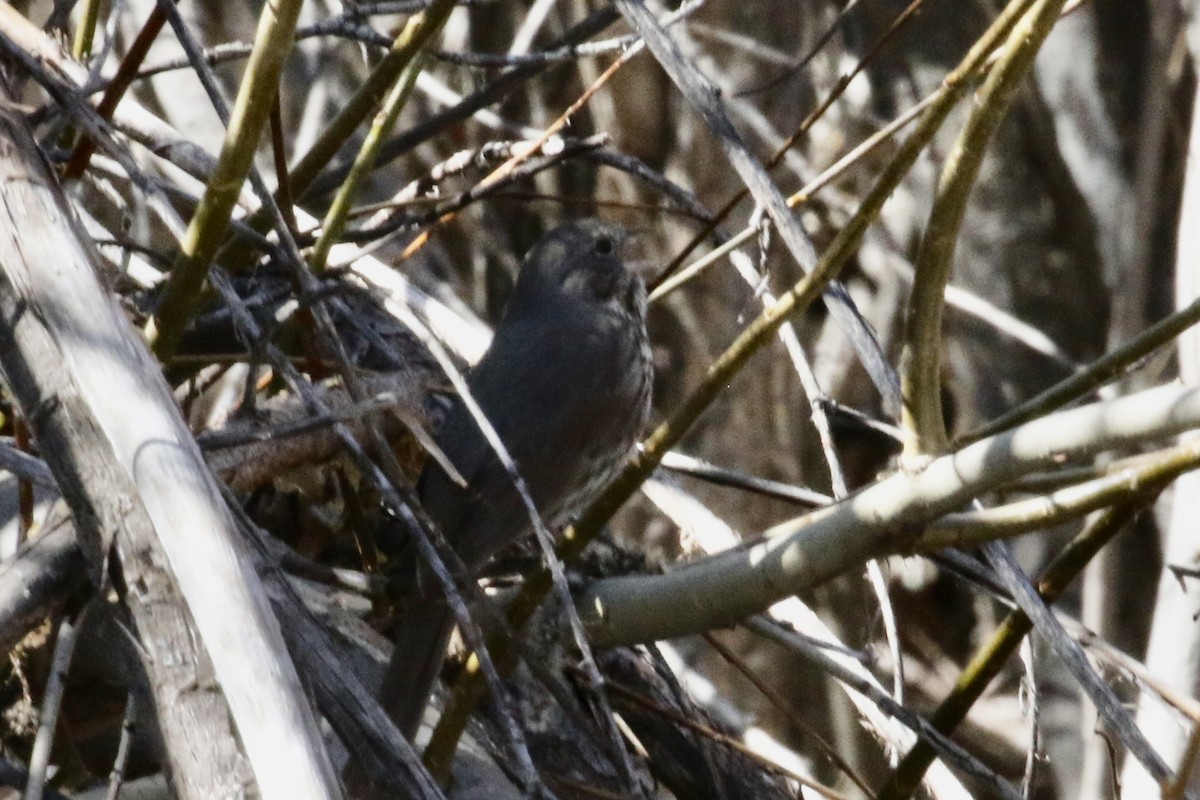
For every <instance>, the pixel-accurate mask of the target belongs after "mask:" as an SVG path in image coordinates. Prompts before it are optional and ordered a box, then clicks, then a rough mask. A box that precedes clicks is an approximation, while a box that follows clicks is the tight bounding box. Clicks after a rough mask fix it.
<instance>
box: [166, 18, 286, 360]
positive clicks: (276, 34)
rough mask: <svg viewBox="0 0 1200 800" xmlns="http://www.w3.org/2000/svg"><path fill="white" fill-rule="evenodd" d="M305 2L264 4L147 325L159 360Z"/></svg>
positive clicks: (191, 294) (247, 164)
mask: <svg viewBox="0 0 1200 800" xmlns="http://www.w3.org/2000/svg"><path fill="white" fill-rule="evenodd" d="M301 5H302V2H301V0H278V2H270V3H267V4H265V5H264V6H263V10H262V16H261V17H259V21H258V31H257V33H256V34H255V39H254V51H253V52H252V53H251V54H250V60H249V62H248V64H247V65H246V73H245V75H244V76H243V78H242V84H241V86H240V87H239V89H238V96H237V100H236V101H235V102H234V106H233V114H232V115H231V117H230V120H229V130H228V131H226V133H225V142H224V144H223V145H222V147H221V155H220V157H219V158H218V159H217V166H216V168H215V169H214V170H213V173H212V176H211V177H210V178H209V180H208V186H207V188H206V189H205V192H204V197H202V198H201V199H200V204H199V206H197V208H196V212H195V214H194V215H193V216H192V219H191V222H190V223H189V224H188V229H187V233H185V234H184V239H183V243H182V246H181V248H180V253H179V257H178V258H177V259H176V260H175V265H174V267H173V268H172V269H171V277H170V278H169V279H168V280H167V284H166V287H165V288H164V290H163V295H162V298H161V299H160V301H159V305H158V308H157V309H156V310H155V313H154V315H153V316H152V317H151V318H150V321H149V322H148V323H147V324H146V331H145V333H146V338H147V339H148V340H149V341H150V342H151V343H152V345H153V347H154V352H155V355H157V356H158V358H159V360H160V361H163V362H165V361H167V360H169V359H170V357H171V356H172V355H174V354H175V351H176V350H177V349H178V347H179V342H180V340H181V339H182V338H183V331H184V328H185V327H186V326H187V324H188V322H189V321H190V320H191V317H192V314H193V313H194V312H195V309H196V306H197V304H198V303H199V298H200V294H201V292H200V290H201V288H202V287H203V286H204V281H205V279H206V278H207V277H208V268H209V265H210V264H211V262H212V258H213V256H214V255H215V254H216V252H217V248H218V247H219V246H220V244H221V239H222V238H223V236H224V234H225V231H226V229H227V228H228V227H229V218H230V216H231V214H232V213H233V207H234V205H235V204H236V203H237V199H238V195H239V194H240V193H241V190H242V184H243V183H245V180H246V176H247V175H248V174H249V172H250V169H251V167H252V166H253V164H254V153H255V150H256V149H257V147H258V143H259V140H260V139H261V138H262V132H263V129H264V128H265V127H266V125H267V122H268V121H269V120H270V116H271V105H272V101H273V100H274V98H275V94H276V92H277V91H278V88H279V75H280V73H281V72H282V71H283V64H284V61H285V60H286V59H287V57H288V54H289V53H291V50H292V43H293V41H294V39H295V30H296V19H297V17H298V16H299V14H300V6H301Z"/></svg>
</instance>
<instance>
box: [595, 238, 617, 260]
mask: <svg viewBox="0 0 1200 800" xmlns="http://www.w3.org/2000/svg"><path fill="white" fill-rule="evenodd" d="M614 250H616V245H615V244H614V243H613V240H612V239H610V238H609V237H607V236H601V237H600V238H599V239H597V240H596V252H597V253H599V254H600V255H602V256H611V255H612V254H613V251H614Z"/></svg>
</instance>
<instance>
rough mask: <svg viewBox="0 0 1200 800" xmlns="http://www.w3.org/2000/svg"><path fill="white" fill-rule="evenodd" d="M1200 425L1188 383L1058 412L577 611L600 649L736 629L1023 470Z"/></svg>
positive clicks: (600, 587) (905, 540) (603, 593)
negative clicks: (755, 541)
mask: <svg viewBox="0 0 1200 800" xmlns="http://www.w3.org/2000/svg"><path fill="white" fill-rule="evenodd" d="M1197 426H1200V390H1198V389H1187V388H1184V387H1180V386H1164V387H1160V388H1157V389H1152V390H1149V391H1146V392H1141V393H1138V394H1135V395H1131V396H1129V397H1124V398H1121V399H1119V400H1114V401H1112V402H1108V403H1097V404H1094V405H1090V406H1084V407H1082V408H1077V409H1073V410H1071V411H1065V412H1062V413H1059V414H1055V415H1053V416H1050V417H1046V418H1044V419H1041V420H1037V421H1035V422H1031V423H1028V424H1026V425H1024V426H1022V427H1020V428H1017V429H1015V430H1013V431H1010V432H1008V433H1005V434H1001V435H999V436H995V437H992V438H990V439H984V440H983V441H980V442H977V443H975V444H973V445H971V446H970V447H967V448H964V449H963V450H960V451H959V452H957V453H954V454H952V455H948V456H943V457H942V458H938V459H935V460H933V461H931V462H930V463H929V464H928V465H927V466H926V467H925V468H924V469H921V470H919V471H914V472H901V473H898V474H896V475H893V476H891V477H890V478H887V479H885V480H882V481H880V482H878V483H876V484H874V485H872V486H870V487H868V488H866V489H863V490H862V491H860V492H858V493H857V494H855V495H853V496H851V497H849V498H847V499H846V500H845V501H843V502H841V503H838V504H836V505H832V506H829V507H826V508H823V509H820V510H818V511H815V512H813V513H811V514H808V515H806V516H803V517H800V518H798V519H795V520H791V521H789V522H785V523H783V524H781V525H778V526H776V527H775V528H772V529H771V530H768V531H767V532H766V533H765V535H764V539H763V541H761V542H759V543H758V544H755V545H752V546H750V547H746V548H742V549H738V550H733V551H730V552H727V553H723V554H721V555H717V556H713V557H711V558H706V559H704V560H703V561H699V562H696V563H694V564H690V565H688V566H686V567H683V568H681V569H679V570H677V571H675V572H672V573H669V574H667V575H662V576H628V577H621V578H610V579H607V580H603V581H598V582H597V583H595V584H594V585H593V586H592V587H591V588H590V589H589V590H588V592H587V594H586V595H585V596H584V598H583V600H582V602H581V604H580V606H581V608H580V613H581V614H583V615H584V621H585V622H586V623H587V624H588V629H589V633H590V635H591V637H592V641H593V642H594V643H595V644H597V645H600V646H610V645H618V644H632V643H635V642H648V641H654V640H656V639H665V638H670V637H673V636H682V635H685V634H690V633H696V632H698V631H703V630H709V629H712V628H718V627H723V626H726V625H730V624H733V623H735V622H737V621H739V620H741V619H743V618H745V617H747V616H749V615H750V614H754V613H757V612H759V611H762V610H763V609H765V608H767V607H768V606H770V605H771V604H772V603H774V602H776V601H778V600H781V599H783V598H785V597H788V596H790V595H793V594H796V593H797V592H802V591H806V590H808V589H811V588H812V587H814V586H816V585H818V584H820V583H822V582H824V581H827V580H829V579H830V578H833V577H835V576H837V575H840V574H842V573H843V572H845V571H847V570H849V569H853V568H856V567H858V566H860V565H861V564H863V563H864V562H866V561H867V560H868V559H871V558H877V557H879V556H883V555H886V554H889V553H900V552H906V551H907V550H908V549H909V548H910V547H911V546H912V544H913V543H914V541H915V540H916V539H917V537H918V536H919V534H920V533H921V530H922V528H923V526H924V525H925V524H926V523H928V522H929V521H930V520H933V519H936V518H938V517H940V516H942V515H943V514H946V513H948V512H950V511H954V510H957V509H959V508H961V507H962V506H963V505H964V504H965V503H966V502H967V501H969V500H970V499H972V498H973V497H975V496H977V495H978V494H980V493H981V492H984V491H987V490H989V489H991V488H994V487H996V486H998V485H1000V484H1002V483H1004V482H1006V481H1011V480H1012V479H1014V478H1015V477H1018V476H1020V475H1022V474H1025V473H1027V472H1032V471H1035V470H1039V469H1045V468H1047V467H1050V466H1053V465H1054V464H1055V463H1058V462H1059V461H1060V459H1062V458H1065V457H1083V456H1089V455H1093V454H1095V453H1098V452H1101V451H1103V450H1107V449H1110V448H1113V447H1119V446H1122V445H1128V444H1132V443H1135V442H1138V441H1144V440H1146V439H1151V438H1155V437H1163V436H1170V435H1172V434H1175V433H1179V432H1181V431H1185V430H1188V429H1190V428H1195V427H1197ZM656 609H661V612H659V611H656Z"/></svg>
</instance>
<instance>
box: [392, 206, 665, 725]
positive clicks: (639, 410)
mask: <svg viewBox="0 0 1200 800" xmlns="http://www.w3.org/2000/svg"><path fill="white" fill-rule="evenodd" d="M625 239H626V237H625V233H624V232H623V231H622V230H621V229H620V228H619V227H616V226H614V225H611V224H608V223H604V222H599V221H596V220H587V221H582V222H576V223H573V224H570V225H565V226H563V227H560V228H557V229H555V230H554V231H552V232H550V233H549V234H547V235H546V236H545V237H544V238H543V239H541V241H539V242H538V243H537V244H536V245H534V247H533V249H531V250H530V251H529V254H528V255H527V256H526V258H525V262H524V264H523V265H522V267H521V272H520V275H519V276H518V277H517V282H516V285H515V286H514V287H513V292H512V296H511V298H510V299H509V301H508V306H507V307H506V309H505V312H504V316H503V318H502V320H501V322H500V325H499V326H498V327H497V329H496V336H495V339H494V340H493V341H492V346H491V348H489V349H488V351H487V352H486V353H485V354H484V356H483V358H482V359H481V360H480V362H479V364H478V365H477V366H476V367H475V369H473V370H472V371H471V373H470V375H469V376H468V379H467V385H468V387H469V388H470V390H471V394H472V396H474V398H475V400H476V402H478V403H479V405H480V407H481V408H482V409H483V412H484V414H485V415H486V416H487V418H488V420H490V421H491V423H492V425H493V426H494V427H495V429H496V432H497V433H498V434H499V436H500V439H501V441H503V442H504V445H505V447H506V448H507V450H508V452H509V454H510V455H511V456H512V458H513V460H514V461H515V462H516V465H517V469H518V471H519V472H520V474H521V476H522V478H523V479H524V480H525V483H526V485H527V486H528V487H529V491H530V495H531V496H532V498H533V500H534V502H535V503H536V505H537V507H538V511H539V513H540V514H541V516H542V519H544V520H545V521H546V523H547V524H549V525H555V524H560V523H562V522H564V521H566V520H567V519H568V518H569V517H570V516H571V515H572V514H574V513H577V512H578V511H579V510H581V509H582V508H583V507H584V506H585V505H586V504H587V503H588V502H589V501H591V500H592V499H593V498H594V497H595V495H596V494H597V493H598V492H599V490H600V489H601V488H602V487H603V486H604V485H605V484H606V483H607V482H608V481H609V480H610V479H611V478H612V477H613V476H614V475H615V473H616V471H617V470H618V469H619V468H620V466H621V464H622V463H623V462H624V460H625V459H626V458H627V457H628V456H629V454H630V452H631V450H632V448H633V445H634V444H635V442H636V441H637V437H638V434H639V433H640V432H641V430H642V427H643V426H644V425H645V422H646V417H647V414H648V412H649V408H650V387H651V383H652V379H653V365H652V363H651V355H650V345H649V341H648V339H647V336H646V289H645V286H644V284H643V283H642V279H641V278H640V277H639V276H637V275H636V274H634V273H632V272H631V271H630V270H629V269H628V268H627V267H626V265H625V263H624V261H623V260H622V258H621V249H622V246H623V244H624V243H625ZM438 445H439V446H440V447H441V449H442V451H443V452H444V453H445V454H446V456H447V457H448V458H449V460H450V462H451V463H452V464H454V466H455V468H456V469H458V471H459V472H460V473H461V474H462V476H463V477H464V478H465V479H466V481H467V486H466V487H462V486H459V485H458V484H457V483H455V482H454V481H453V480H451V479H450V477H449V476H447V475H446V473H445V471H444V470H442V468H441V467H439V466H438V465H437V464H436V462H433V461H430V462H429V466H427V467H426V469H425V472H424V474H423V475H422V476H421V479H420V482H419V484H418V494H419V495H420V498H421V502H422V503H423V504H424V506H425V509H426V511H428V513H429V515H430V516H431V517H432V518H433V520H434V522H436V523H437V525H438V526H439V528H440V530H441V531H442V533H443V534H444V535H445V536H446V538H447V540H448V541H449V542H450V544H451V545H452V546H453V547H454V549H455V552H457V553H458V555H459V557H460V558H461V559H462V560H463V562H464V563H465V564H466V566H467V568H468V570H470V571H471V574H476V573H478V571H479V570H480V569H481V568H482V567H483V566H484V564H485V563H486V562H487V561H488V560H489V559H490V558H491V557H492V556H493V555H495V554H496V552H497V551H499V550H500V549H501V548H502V547H504V546H505V545H506V544H508V543H509V542H511V541H513V540H514V539H516V538H517V537H518V536H521V535H522V534H524V533H526V532H528V531H529V530H530V529H531V523H530V520H529V516H528V514H527V513H526V509H525V506H524V504H523V503H522V502H521V499H520V496H519V495H518V494H517V492H516V490H515V488H514V487H513V483H512V480H511V478H510V477H509V475H508V473H507V472H506V471H505V469H504V467H503V466H502V465H501V464H500V461H499V460H498V459H497V458H496V455H495V453H494V452H493V450H492V448H491V447H490V446H489V445H488V443H487V442H486V441H485V440H484V438H483V435H482V434H481V433H480V431H479V428H478V426H477V425H476V423H475V421H474V419H473V418H472V417H471V415H470V413H469V412H468V411H467V409H466V407H465V405H464V404H463V403H462V401H461V400H460V399H456V400H455V403H454V405H453V407H452V408H451V410H450V412H449V413H448V415H447V417H446V420H445V422H444V424H443V425H442V428H441V431H440V433H439V435H438ZM405 606H406V610H405V612H404V614H403V616H402V617H401V619H400V621H399V623H398V628H397V634H396V640H395V645H396V647H395V651H394V653H393V655H392V659H391V662H390V663H389V664H388V668H387V673H386V675H385V678H384V683H383V688H382V690H381V694H380V696H381V698H382V700H383V703H384V706H385V708H387V710H388V713H389V714H390V715H391V716H392V719H393V720H394V721H395V722H396V724H397V726H398V727H399V728H400V730H401V731H403V733H404V734H405V735H406V736H408V737H409V738H410V739H411V738H412V736H413V735H414V734H415V733H416V730H417V727H418V726H419V724H420V721H421V716H422V714H423V712H424V709H425V706H426V704H427V702H428V700H429V695H430V691H431V689H432V687H433V682H434V680H435V679H436V677H437V674H438V672H439V671H440V669H441V664H442V660H443V657H444V655H445V650H446V644H447V641H448V639H449V636H450V632H451V630H452V629H453V617H452V615H451V613H450V611H449V609H448V608H447V605H446V602H445V599H444V597H443V596H442V595H441V593H440V589H438V588H437V586H436V580H434V579H433V578H431V577H428V576H426V577H422V578H419V579H417V580H415V581H414V587H413V590H412V592H411V593H410V601H409V602H406V603H405Z"/></svg>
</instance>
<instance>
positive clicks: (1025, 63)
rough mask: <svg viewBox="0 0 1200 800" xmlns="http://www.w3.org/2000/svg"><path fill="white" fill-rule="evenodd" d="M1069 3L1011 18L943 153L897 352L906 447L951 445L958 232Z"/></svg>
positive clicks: (909, 451)
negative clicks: (946, 364)
mask: <svg viewBox="0 0 1200 800" xmlns="http://www.w3.org/2000/svg"><path fill="white" fill-rule="evenodd" d="M1064 3H1065V0H1041V2H1040V3H1039V5H1037V6H1035V7H1034V8H1033V9H1031V10H1030V12H1029V13H1028V14H1027V15H1026V16H1024V17H1023V18H1022V19H1021V20H1020V21H1019V22H1017V24H1016V25H1014V26H1013V28H1012V31H1011V32H1010V33H1009V35H1008V41H1007V42H1006V44H1005V48H1004V52H1003V55H1002V56H1001V58H1000V61H999V62H998V63H997V65H996V67H995V68H994V69H993V70H992V71H991V73H990V74H989V75H988V77H987V80H986V81H985V82H984V85H983V88H982V89H981V90H980V92H979V100H978V102H977V103H975V104H974V106H973V107H972V109H971V115H970V117H969V118H968V119H967V123H966V124H965V125H964V126H963V129H962V132H961V133H960V134H959V136H958V140H957V141H956V142H955V143H954V147H953V148H952V149H951V151H950V153H949V155H948V156H947V158H946V164H945V167H944V169H943V171H942V175H941V178H940V179H939V181H938V187H937V192H936V194H935V196H934V201H933V209H932V211H931V212H930V215H929V224H928V226H927V227H926V229H925V236H924V238H923V239H922V241H921V248H920V251H919V253H918V256H917V263H916V276H915V277H914V279H913V294H912V299H911V302H910V304H909V309H908V314H907V316H906V324H905V335H904V340H905V341H904V350H903V353H902V355H901V359H900V388H901V394H902V396H903V398H904V411H903V418H902V425H903V427H904V429H905V432H906V441H905V454H906V455H910V456H913V455H919V454H930V453H932V454H939V453H943V452H945V451H946V449H947V444H948V440H947V435H946V423H945V418H944V416H943V413H942V392H941V365H942V312H943V309H944V307H945V298H946V285H947V284H948V283H949V282H950V270H951V268H952V266H953V262H954V250H955V247H956V245H957V243H958V234H959V231H960V230H961V228H962V222H963V217H964V216H965V215H966V210H967V202H968V201H969V200H970V197H971V189H972V188H973V187H974V185H975V180H976V178H977V177H978V176H979V169H980V167H981V166H982V164H983V157H984V155H985V154H986V153H987V146H988V143H989V142H990V141H991V140H992V138H993V137H994V136H995V134H996V131H997V129H999V127H1000V123H1001V122H1002V121H1003V119H1004V117H1005V115H1006V113H1007V112H1008V108H1009V106H1010V105H1011V104H1012V99H1013V96H1014V94H1015V93H1016V90H1017V88H1018V87H1019V86H1020V84H1021V82H1022V81H1023V80H1024V78H1025V76H1026V75H1027V74H1028V73H1029V70H1030V69H1031V68H1032V67H1033V60H1034V57H1035V56H1036V55H1037V52H1038V49H1039V48H1040V47H1041V45H1042V42H1043V41H1045V39H1046V37H1047V36H1048V35H1049V34H1050V29H1051V28H1053V27H1054V23H1055V22H1057V21H1058V15H1059V12H1060V11H1062V7H1063V5H1064Z"/></svg>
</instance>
